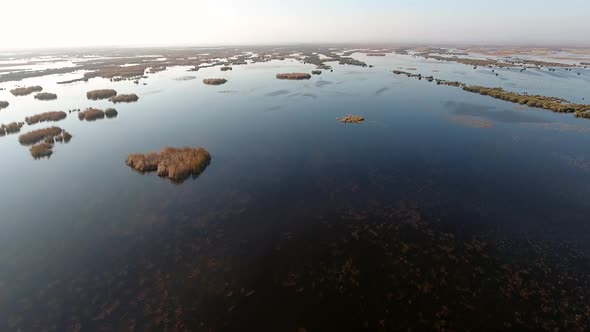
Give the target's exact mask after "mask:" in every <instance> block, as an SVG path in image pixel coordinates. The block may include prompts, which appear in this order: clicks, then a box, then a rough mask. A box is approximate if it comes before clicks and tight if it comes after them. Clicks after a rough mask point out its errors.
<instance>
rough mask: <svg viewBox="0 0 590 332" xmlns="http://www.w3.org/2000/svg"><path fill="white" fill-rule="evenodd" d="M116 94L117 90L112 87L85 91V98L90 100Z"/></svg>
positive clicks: (106, 97)
mask: <svg viewBox="0 0 590 332" xmlns="http://www.w3.org/2000/svg"><path fill="white" fill-rule="evenodd" d="M116 95H117V91H116V90H113V89H101V90H92V91H88V92H86V98H88V99H90V100H99V99H108V98H111V97H114V96H116Z"/></svg>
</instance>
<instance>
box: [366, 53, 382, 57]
mask: <svg viewBox="0 0 590 332" xmlns="http://www.w3.org/2000/svg"><path fill="white" fill-rule="evenodd" d="M367 56H385V53H367Z"/></svg>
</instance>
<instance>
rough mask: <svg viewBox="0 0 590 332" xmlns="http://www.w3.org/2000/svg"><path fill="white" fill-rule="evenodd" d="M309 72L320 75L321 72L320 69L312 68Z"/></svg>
mask: <svg viewBox="0 0 590 332" xmlns="http://www.w3.org/2000/svg"><path fill="white" fill-rule="evenodd" d="M311 73H312V74H313V75H321V74H322V71H321V70H312V71H311Z"/></svg>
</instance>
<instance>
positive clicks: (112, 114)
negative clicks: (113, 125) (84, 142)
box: [104, 108, 119, 119]
mask: <svg viewBox="0 0 590 332" xmlns="http://www.w3.org/2000/svg"><path fill="white" fill-rule="evenodd" d="M104 115H105V116H106V117H107V118H109V119H111V118H116V117H117V115H119V112H117V110H116V109H114V108H107V109H106V110H105V111H104Z"/></svg>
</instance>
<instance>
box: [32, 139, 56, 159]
mask: <svg viewBox="0 0 590 332" xmlns="http://www.w3.org/2000/svg"><path fill="white" fill-rule="evenodd" d="M29 151H31V155H32V156H33V158H35V159H40V158H45V157H47V158H49V157H50V156H51V155H52V154H53V144H50V143H39V144H35V145H33V146H31V148H30V149H29Z"/></svg>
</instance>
